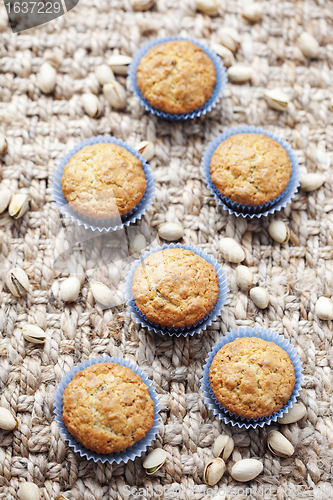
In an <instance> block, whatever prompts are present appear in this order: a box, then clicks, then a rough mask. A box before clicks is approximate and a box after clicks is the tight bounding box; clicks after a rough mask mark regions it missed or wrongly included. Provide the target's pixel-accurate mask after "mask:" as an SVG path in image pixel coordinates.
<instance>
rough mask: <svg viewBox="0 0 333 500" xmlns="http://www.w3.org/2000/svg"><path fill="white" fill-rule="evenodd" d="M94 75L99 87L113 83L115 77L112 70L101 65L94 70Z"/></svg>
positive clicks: (105, 65)
mask: <svg viewBox="0 0 333 500" xmlns="http://www.w3.org/2000/svg"><path fill="white" fill-rule="evenodd" d="M95 75H96V78H97V80H98V83H99V84H100V85H102V86H103V85H105V84H106V83H110V82H114V81H115V79H116V77H115V76H114V74H113V71H112V69H111V68H110V66H108V65H107V64H101V65H100V66H97V67H96V69H95Z"/></svg>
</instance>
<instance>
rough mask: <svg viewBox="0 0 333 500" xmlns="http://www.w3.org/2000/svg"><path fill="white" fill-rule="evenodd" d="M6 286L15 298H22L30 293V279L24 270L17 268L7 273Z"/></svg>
mask: <svg viewBox="0 0 333 500" xmlns="http://www.w3.org/2000/svg"><path fill="white" fill-rule="evenodd" d="M6 285H7V288H8V290H9V291H10V292H11V293H12V294H13V295H15V297H22V296H23V295H25V294H26V293H28V289H29V279H28V276H27V275H26V273H25V272H24V271H23V269H20V268H19V267H15V268H13V269H11V270H10V271H9V272H8V273H7V276H6Z"/></svg>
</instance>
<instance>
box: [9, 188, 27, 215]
mask: <svg viewBox="0 0 333 500" xmlns="http://www.w3.org/2000/svg"><path fill="white" fill-rule="evenodd" d="M28 208H29V195H28V194H23V193H17V194H14V196H13V197H12V199H11V202H10V204H9V207H8V213H9V215H10V216H11V217H14V219H19V218H20V217H22V216H23V215H24V214H25V213H26V211H27V210H28Z"/></svg>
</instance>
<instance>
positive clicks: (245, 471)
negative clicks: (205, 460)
mask: <svg viewBox="0 0 333 500" xmlns="http://www.w3.org/2000/svg"><path fill="white" fill-rule="evenodd" d="M263 468H264V466H263V464H262V463H261V462H259V460H256V459H255V458H245V459H243V460H238V462H236V463H235V465H234V466H233V468H232V469H231V477H232V478H233V479H235V480H236V481H239V482H240V483H244V482H246V481H252V479H254V478H255V477H257V476H259V474H260V473H261V472H262V470H263Z"/></svg>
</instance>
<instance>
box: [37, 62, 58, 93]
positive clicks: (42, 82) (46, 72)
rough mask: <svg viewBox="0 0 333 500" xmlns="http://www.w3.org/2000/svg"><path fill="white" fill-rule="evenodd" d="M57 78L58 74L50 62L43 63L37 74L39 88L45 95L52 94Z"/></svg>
mask: <svg viewBox="0 0 333 500" xmlns="http://www.w3.org/2000/svg"><path fill="white" fill-rule="evenodd" d="M56 76H57V72H56V70H55V69H54V67H53V66H51V64H50V63H48V62H45V63H43V64H42V65H41V67H40V70H39V72H38V73H37V85H38V88H39V89H40V90H41V91H42V92H44V94H50V93H51V92H52V91H53V90H54V87H55V85H56Z"/></svg>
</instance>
